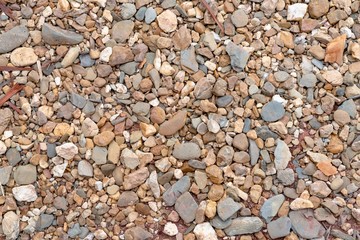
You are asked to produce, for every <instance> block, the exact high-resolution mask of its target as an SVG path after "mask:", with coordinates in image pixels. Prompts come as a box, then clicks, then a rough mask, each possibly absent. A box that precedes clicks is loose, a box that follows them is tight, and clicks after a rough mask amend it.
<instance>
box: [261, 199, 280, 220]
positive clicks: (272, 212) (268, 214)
mask: <svg viewBox="0 0 360 240" xmlns="http://www.w3.org/2000/svg"><path fill="white" fill-rule="evenodd" d="M284 201H285V196H284V195H282V194H279V195H276V196H273V197H271V198H269V199H267V200H266V201H265V202H264V204H263V205H262V206H261V209H260V215H261V216H262V217H263V218H264V219H265V221H266V222H270V221H271V220H272V219H273V217H275V216H276V214H277V212H278V211H279V209H280V207H281V205H282V204H283V202H284Z"/></svg>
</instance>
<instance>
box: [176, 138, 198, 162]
mask: <svg viewBox="0 0 360 240" xmlns="http://www.w3.org/2000/svg"><path fill="white" fill-rule="evenodd" d="M200 154H201V152H200V148H199V146H198V145H197V144H196V143H192V142H186V143H181V144H177V145H175V147H174V151H173V156H174V157H175V158H176V159H179V160H190V159H197V158H199V157H200Z"/></svg>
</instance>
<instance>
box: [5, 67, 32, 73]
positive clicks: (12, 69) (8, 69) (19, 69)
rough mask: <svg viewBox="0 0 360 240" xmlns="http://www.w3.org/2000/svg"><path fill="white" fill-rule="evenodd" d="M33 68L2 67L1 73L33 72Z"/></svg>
mask: <svg viewBox="0 0 360 240" xmlns="http://www.w3.org/2000/svg"><path fill="white" fill-rule="evenodd" d="M31 70H32V68H31V67H13V66H0V71H8V72H11V71H31Z"/></svg>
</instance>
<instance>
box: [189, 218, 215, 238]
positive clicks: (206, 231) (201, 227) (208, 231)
mask: <svg viewBox="0 0 360 240" xmlns="http://www.w3.org/2000/svg"><path fill="white" fill-rule="evenodd" d="M194 233H195V236H196V239H197V240H217V239H218V238H217V235H216V232H215V230H214V229H213V227H212V226H211V225H210V223H208V222H204V223H201V224H198V225H196V227H195V228H194Z"/></svg>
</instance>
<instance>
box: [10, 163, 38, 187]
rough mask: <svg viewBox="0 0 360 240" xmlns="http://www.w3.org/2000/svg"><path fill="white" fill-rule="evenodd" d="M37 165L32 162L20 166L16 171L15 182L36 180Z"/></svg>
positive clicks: (22, 182) (29, 182) (23, 182)
mask: <svg viewBox="0 0 360 240" xmlns="http://www.w3.org/2000/svg"><path fill="white" fill-rule="evenodd" d="M36 177H37V172H36V167H35V166H34V165H31V164H27V165H23V166H19V167H17V168H16V170H15V171H14V179H15V182H16V183H17V184H19V185H24V184H31V183H34V182H35V181H36Z"/></svg>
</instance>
